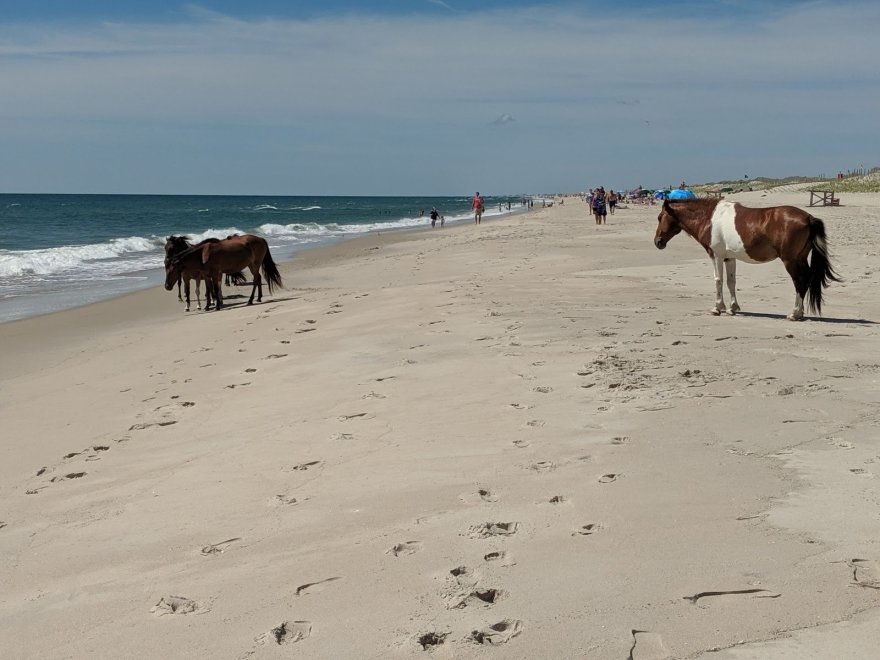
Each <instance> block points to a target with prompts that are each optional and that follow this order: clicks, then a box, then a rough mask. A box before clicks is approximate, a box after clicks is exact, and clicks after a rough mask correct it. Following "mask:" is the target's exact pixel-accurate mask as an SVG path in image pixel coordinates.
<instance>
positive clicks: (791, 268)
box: [785, 259, 810, 321]
mask: <svg viewBox="0 0 880 660" xmlns="http://www.w3.org/2000/svg"><path fill="white" fill-rule="evenodd" d="M785 270H787V271H788V274H789V275H790V276H791V281H792V282H793V283H794V310H792V312H791V314H789V315H788V320H789V321H803V320H804V296H806V295H807V289H808V288H809V286H810V265H809V263H808V262H807V260H806V259H804V260H803V261H786V262H785Z"/></svg>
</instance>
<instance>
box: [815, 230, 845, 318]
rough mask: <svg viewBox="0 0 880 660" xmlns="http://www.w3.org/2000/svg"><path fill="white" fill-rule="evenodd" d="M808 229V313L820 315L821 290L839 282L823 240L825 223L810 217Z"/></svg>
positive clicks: (826, 244) (826, 245)
mask: <svg viewBox="0 0 880 660" xmlns="http://www.w3.org/2000/svg"><path fill="white" fill-rule="evenodd" d="M807 222H808V223H809V227H810V248H811V249H812V252H813V254H812V256H811V257H810V271H809V274H810V277H809V285H808V287H807V298H808V305H809V307H810V311H813V312H816V313H817V314H822V289H824V288H825V287H827V286H828V284H829V283H830V282H840V277H839V276H838V275H837V273H836V272H834V268H833V267H832V266H831V261H830V260H829V258H828V243H827V241H826V239H825V223H823V222H822V221H821V220H819V218H814V217H812V216H810V218H809V219H808V220H807Z"/></svg>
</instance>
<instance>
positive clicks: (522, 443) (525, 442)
mask: <svg viewBox="0 0 880 660" xmlns="http://www.w3.org/2000/svg"><path fill="white" fill-rule="evenodd" d="M513 444H514V445H515V446H516V447H519V448H520V449H525V448H526V447H528V446H529V445H530V444H532V443H531V442H529V441H528V440H514V441H513Z"/></svg>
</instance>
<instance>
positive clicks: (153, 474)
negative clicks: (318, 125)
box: [0, 188, 880, 660]
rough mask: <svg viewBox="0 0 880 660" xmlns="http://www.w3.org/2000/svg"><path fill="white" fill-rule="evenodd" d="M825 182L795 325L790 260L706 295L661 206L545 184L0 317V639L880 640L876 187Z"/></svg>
mask: <svg viewBox="0 0 880 660" xmlns="http://www.w3.org/2000/svg"><path fill="white" fill-rule="evenodd" d="M841 197H842V206H840V207H829V208H821V209H814V211H815V214H816V215H817V216H818V217H820V218H822V219H823V220H824V221H825V224H826V228H827V231H828V236H829V243H830V249H831V255H832V261H833V263H834V265H835V267H836V269H837V270H838V272H839V273H840V275H841V276H842V277H843V279H844V281H843V282H842V283H840V284H832V286H831V287H830V288H829V289H827V290H826V300H825V304H824V306H823V311H824V317H822V318H821V319H819V318H816V317H813V316H810V317H809V318H808V320H806V321H804V322H801V323H794V322H789V321H787V320H785V315H786V314H787V313H789V312H790V311H791V307H792V303H793V299H794V292H793V287H792V285H791V282H790V280H789V278H788V276H787V275H786V273H785V270H784V268H783V266H782V264H781V263H780V262H778V261H777V262H774V263H772V264H769V265H747V264H743V265H741V266H740V267H739V271H738V294H739V295H738V297H739V303H740V305H741V306H742V308H743V313H742V314H740V315H738V316H736V317H730V316H722V317H714V316H711V315H710V314H708V310H709V308H710V307H711V305H712V303H713V295H714V284H713V281H712V267H711V264H710V262H709V260H708V259H707V258H706V256H705V253H704V252H703V251H702V248H700V246H699V245H698V244H697V243H696V242H695V241H694V240H692V239H691V238H689V237H687V236H685V235H681V236H679V237H677V238H676V239H674V240H673V241H672V242H671V243H670V244H669V247H668V248H667V249H666V250H663V251H660V250H657V249H655V248H654V246H653V245H652V242H651V239H652V237H653V233H654V229H655V226H656V218H657V213H658V210H659V209H658V207H642V206H638V207H632V206H631V207H630V208H627V209H621V210H619V211H618V212H617V213H616V214H615V215H613V216H609V217H608V224H607V225H606V226H602V227H597V226H596V225H595V224H594V223H593V220H592V219H591V218H589V217H588V216H587V214H586V208H585V205H584V204H583V203H582V202H580V201H578V200H577V198H567V199H566V200H565V203H564V205H559V204H555V205H554V206H553V207H551V208H546V209H542V208H536V209H535V210H534V211H533V212H531V213H528V214H523V215H518V216H511V217H507V218H503V219H498V220H493V221H486V222H484V223H483V224H482V225H480V226H479V227H476V226H473V225H470V224H464V225H460V226H453V227H446V228H444V229H443V230H439V229H438V230H435V231H430V230H426V231H416V232H406V233H393V234H384V233H383V234H382V235H370V236H367V237H363V238H359V239H356V240H353V241H349V242H346V243H341V244H337V245H333V246H329V247H324V248H319V249H314V250H310V251H307V252H304V253H302V254H301V255H300V256H299V257H298V258H297V259H295V260H294V261H293V262H290V263H287V264H284V265H283V268H282V274H283V277H284V282H285V288H284V289H283V290H280V291H276V293H275V295H273V296H265V297H264V302H263V303H262V304H259V305H254V306H253V307H246V306H244V305H243V303H244V301H245V300H246V291H247V290H246V289H241V290H238V291H236V292H234V293H232V295H231V297H230V298H229V299H228V302H230V303H232V305H231V306H230V308H229V309H227V310H224V311H223V312H220V313H190V314H188V315H185V314H184V313H183V307H182V305H180V304H179V303H178V302H177V300H176V295H175V294H172V293H168V292H166V291H164V290H163V289H162V288H161V287H156V288H154V289H151V290H148V291H144V292H140V293H136V294H132V295H128V296H125V297H122V298H118V299H114V300H110V301H107V302H103V303H99V304H95V305H90V306H88V307H82V308H78V309H75V310H70V311H66V312H61V313H57V314H52V315H48V316H42V317H39V318H33V319H27V320H24V321H17V322H13V323H7V324H4V325H0V347H2V349H0V351H2V361H0V362H2V369H0V429H2V438H3V439H2V441H0V556H2V557H3V558H4V561H3V562H2V565H0V656H2V657H3V658H84V657H99V658H152V657H166V658H282V657H298V658H375V659H380V658H398V657H399V658H408V657H435V658H547V659H549V658H553V659H555V658H559V659H571V658H596V659H605V658H609V659H617V660H627V659H632V660H661V659H663V658H711V659H712V660H734V659H735V660H741V659H746V658H762V659H764V658H771V659H783V658H784V659H795V658H796V659H799V660H803V659H805V658H817V659H818V658H835V659H839V658H871V657H875V654H876V649H877V645H878V643H880V535H878V533H877V530H878V523H880V489H878V479H880V444H878V433H877V431H878V424H880V408H878V406H877V401H878V400H880V381H878V378H880V358H878V351H877V346H878V337H880V325H878V323H880V297H878V295H877V291H878V284H880V266H878V256H880V238H878V237H880V195H878V194H845V195H841ZM728 199H730V200H732V201H740V202H742V203H744V204H747V205H752V206H770V205H774V204H794V205H797V206H800V207H802V208H803V207H805V206H806V203H807V199H808V193H806V192H803V191H798V190H795V189H793V188H789V189H783V190H779V191H774V192H770V193H766V192H752V193H739V194H735V195H730V196H728ZM236 296H237V297H236Z"/></svg>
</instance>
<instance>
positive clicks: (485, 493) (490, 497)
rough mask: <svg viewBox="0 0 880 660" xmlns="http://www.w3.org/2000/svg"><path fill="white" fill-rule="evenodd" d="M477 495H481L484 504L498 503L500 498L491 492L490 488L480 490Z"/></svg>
mask: <svg viewBox="0 0 880 660" xmlns="http://www.w3.org/2000/svg"><path fill="white" fill-rule="evenodd" d="M477 495H479V496H480V499H481V500H483V501H484V502H497V501H498V496H497V495H496V494H495V493H493V492H492V491H491V490H489V489H488V488H480V489H479V490H477Z"/></svg>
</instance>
